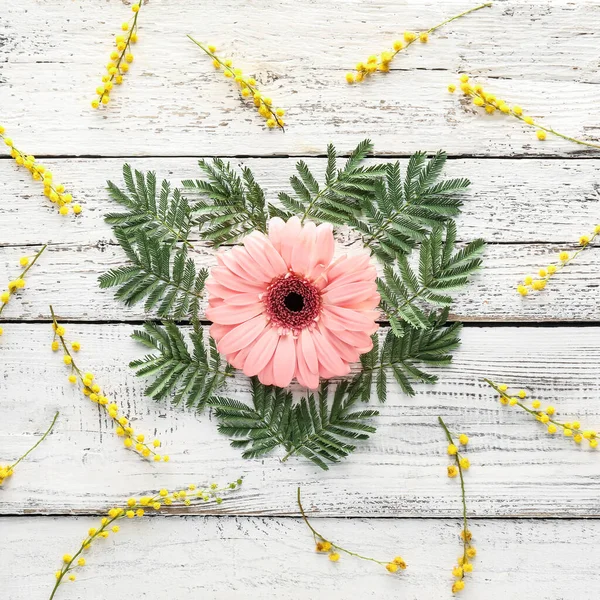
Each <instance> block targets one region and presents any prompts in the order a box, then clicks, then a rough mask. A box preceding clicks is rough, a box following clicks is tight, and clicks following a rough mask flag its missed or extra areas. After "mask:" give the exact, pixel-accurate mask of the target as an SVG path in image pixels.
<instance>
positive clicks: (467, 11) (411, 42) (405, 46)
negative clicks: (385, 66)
mask: <svg viewBox="0 0 600 600" xmlns="http://www.w3.org/2000/svg"><path fill="white" fill-rule="evenodd" d="M488 6H492V3H491V2H487V3H486V4H481V5H479V6H476V7H475V8H470V9H469V10H465V12H462V13H460V14H459V15H454V16H453V17H450V18H449V19H446V20H445V21H442V22H441V23H438V24H437V25H434V26H433V27H431V28H430V29H427V31H425V32H424V33H427V34H430V33H433V32H434V31H435V30H436V29H439V28H440V27H443V26H444V25H447V24H448V23H451V22H452V21H455V20H456V19H460V18H461V17H464V16H466V15H468V14H469V13H472V12H475V11H476V10H481V9H482V8H487V7H488ZM418 39H419V34H416V37H415V39H414V40H411V41H409V42H406V45H404V46H402V48H399V49H398V50H395V51H394V52H392V58H393V57H394V56H396V54H398V52H402V51H403V50H406V49H407V48H408V47H409V46H411V45H412V44H414V43H415V42H416V41H417V40H418Z"/></svg>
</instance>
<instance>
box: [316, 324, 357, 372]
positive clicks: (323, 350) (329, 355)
mask: <svg viewBox="0 0 600 600" xmlns="http://www.w3.org/2000/svg"><path fill="white" fill-rule="evenodd" d="M312 339H313V340H314V342H315V346H316V348H317V357H318V359H319V364H320V365H323V367H324V368H325V369H327V370H328V371H331V372H332V373H334V374H335V375H346V374H347V373H349V372H350V367H349V366H348V364H347V363H345V362H344V361H343V360H342V359H341V358H340V356H339V354H338V353H337V352H336V351H335V348H334V347H333V346H332V345H331V343H330V342H329V340H328V339H327V338H325V337H323V335H322V334H321V332H320V331H319V330H318V329H314V330H313V332H312Z"/></svg>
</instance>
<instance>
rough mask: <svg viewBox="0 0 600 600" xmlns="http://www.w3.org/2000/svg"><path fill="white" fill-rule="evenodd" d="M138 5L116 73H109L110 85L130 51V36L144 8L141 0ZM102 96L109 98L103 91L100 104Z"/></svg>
mask: <svg viewBox="0 0 600 600" xmlns="http://www.w3.org/2000/svg"><path fill="white" fill-rule="evenodd" d="M138 5H139V7H140V10H138V11H137V12H136V13H134V17H133V23H132V24H131V27H130V29H129V34H128V35H127V40H126V41H125V48H123V50H122V51H121V54H120V56H119V59H118V60H117V63H116V64H115V68H116V69H117V72H116V73H110V79H109V81H110V82H111V83H112V81H113V80H114V78H115V77H116V76H117V75H121V71H120V69H119V67H120V66H121V63H122V62H123V58H124V56H125V54H126V53H127V51H128V50H130V49H131V36H132V35H133V34H134V33H137V20H138V15H139V14H140V11H141V10H142V6H144V2H143V0H140V2H138ZM104 96H110V90H107V89H105V90H104V92H102V94H101V96H100V103H102V98H104Z"/></svg>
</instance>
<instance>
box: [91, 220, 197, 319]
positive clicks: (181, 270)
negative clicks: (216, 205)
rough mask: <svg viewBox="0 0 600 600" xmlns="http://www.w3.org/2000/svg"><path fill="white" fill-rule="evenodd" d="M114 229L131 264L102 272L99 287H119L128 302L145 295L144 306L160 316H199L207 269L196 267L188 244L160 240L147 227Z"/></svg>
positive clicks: (119, 292)
mask: <svg viewBox="0 0 600 600" xmlns="http://www.w3.org/2000/svg"><path fill="white" fill-rule="evenodd" d="M114 233H115V237H116V238H117V241H118V242H119V244H120V246H121V247H122V248H123V250H124V251H125V254H126V256H127V258H128V259H129V263H130V264H128V265H125V266H122V267H118V268H116V269H111V270H110V271H108V272H106V273H104V274H103V275H101V276H100V278H99V282H100V287H101V288H103V289H104V288H110V287H118V290H117V291H116V293H115V296H116V297H117V298H119V299H120V300H122V301H123V302H124V303H125V304H126V305H127V306H132V305H134V304H136V303H137V302H140V301H141V300H143V299H145V303H144V308H145V310H146V311H150V310H152V309H156V313H157V314H158V316H159V317H163V318H170V319H183V318H187V317H189V316H190V315H191V316H192V317H196V316H197V315H198V312H199V305H200V300H201V299H202V295H203V291H204V283H205V281H206V278H207V277H208V271H207V270H206V269H200V270H199V271H197V269H196V265H195V263H194V261H193V260H192V259H191V258H189V257H188V256H187V247H186V246H181V247H179V248H177V247H176V246H175V245H174V244H173V243H172V242H164V241H163V242H157V241H156V240H155V239H153V238H152V237H151V236H150V235H149V234H148V233H147V232H146V231H145V230H144V229H137V230H131V229H130V230H128V231H125V230H123V229H121V228H116V229H115V230H114Z"/></svg>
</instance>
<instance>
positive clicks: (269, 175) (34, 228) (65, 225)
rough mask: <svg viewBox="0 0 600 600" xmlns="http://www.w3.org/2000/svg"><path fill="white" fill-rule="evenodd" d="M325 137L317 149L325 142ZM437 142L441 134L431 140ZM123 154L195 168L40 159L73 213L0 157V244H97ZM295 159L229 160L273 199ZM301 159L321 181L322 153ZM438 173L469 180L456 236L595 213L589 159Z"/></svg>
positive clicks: (563, 238)
mask: <svg viewBox="0 0 600 600" xmlns="http://www.w3.org/2000/svg"><path fill="white" fill-rule="evenodd" d="M326 141H327V140H326ZM326 141H324V142H323V145H322V147H321V149H320V151H321V152H324V151H325V149H326ZM444 144H445V140H444V139H443V138H440V139H439V141H438V143H437V145H436V146H435V148H436V149H437V148H438V147H439V146H442V147H443V146H444ZM234 148H235V147H234ZM195 150H198V149H197V148H196V149H195ZM230 150H231V148H230ZM339 150H340V152H345V153H347V152H349V151H351V150H352V146H351V145H350V144H343V145H341V146H340V147H339ZM340 160H341V162H343V159H340ZM383 160H384V159H379V161H383ZM379 161H378V162H379ZM124 162H129V163H130V164H131V165H132V167H134V168H136V169H139V170H141V171H155V172H156V173H157V178H158V179H159V181H161V180H162V179H167V180H169V181H170V182H171V185H172V186H173V187H176V186H179V185H180V183H181V180H183V179H196V178H199V177H200V176H201V172H200V169H199V168H198V161H197V159H195V158H148V159H140V158H138V159H121V158H116V159H48V160H45V161H44V164H46V165H47V166H48V167H49V168H51V169H52V171H53V172H54V174H55V178H56V180H57V181H60V182H62V183H64V184H65V185H66V187H67V189H68V190H69V191H70V192H71V193H72V195H73V197H74V199H75V200H74V201H75V202H79V203H81V205H82V206H83V209H84V212H83V213H82V214H81V215H80V216H79V217H77V219H73V217H67V218H65V217H62V216H60V215H59V214H58V213H57V211H56V208H55V206H53V205H52V204H51V203H50V202H49V201H48V200H47V198H45V196H44V195H43V193H42V186H41V185H40V184H39V182H36V181H33V180H32V179H31V177H30V175H29V173H28V172H27V171H25V170H24V169H23V168H19V167H17V166H16V165H15V164H14V162H13V161H12V160H8V159H7V160H0V181H2V182H3V185H2V186H0V246H2V245H21V244H39V243H41V242H43V241H53V242H55V243H59V242H62V243H65V244H67V243H69V244H74V243H78V244H98V243H103V242H106V241H108V240H112V239H113V238H112V235H111V229H110V227H109V226H108V225H106V224H105V223H104V215H105V214H106V213H108V212H113V211H115V210H119V208H118V205H116V204H115V203H114V202H113V201H112V200H110V199H109V198H108V195H107V192H106V181H107V180H111V181H113V182H115V183H116V184H118V185H121V186H122V185H123V182H122V167H123V163H124ZM296 162H297V159H293V158H278V159H231V163H232V164H233V165H234V166H236V167H242V166H248V167H250V168H251V169H252V171H253V172H254V174H255V177H256V180H257V181H258V182H259V183H260V184H261V185H262V186H263V187H264V189H265V193H266V195H267V198H268V199H269V200H270V201H271V202H276V200H277V194H278V192H280V191H290V186H289V178H290V176H291V175H293V174H294V173H295V164H296ZM306 162H307V163H308V165H309V166H310V168H311V169H312V170H313V172H314V173H315V174H316V175H318V176H319V177H320V178H321V181H323V177H322V176H323V174H324V170H325V160H324V159H319V158H316V159H307V160H306ZM373 162H375V161H373V160H369V161H367V162H366V164H372V163H373ZM400 163H401V166H402V167H405V166H406V163H407V161H406V160H404V159H402V160H401V161H400ZM443 177H445V178H452V177H467V178H468V179H470V180H471V182H472V185H471V188H470V190H469V192H468V193H467V194H465V196H464V206H463V213H462V215H461V217H460V219H459V222H458V228H459V236H460V239H464V240H471V239H473V238H475V237H484V238H485V239H486V240H488V241H490V242H502V243H509V242H511V243H521V242H569V243H573V242H575V241H576V240H577V239H579V236H580V235H582V234H583V233H586V232H587V231H588V230H589V229H590V228H591V227H593V225H594V224H596V223H597V222H599V221H600V184H599V181H598V162H597V161H595V160H575V159H570V160H564V159H556V160H543V159H529V158H528V159H494V160H490V159H484V160H482V159H454V160H449V161H448V162H447V163H446V167H445V169H444V173H443Z"/></svg>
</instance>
